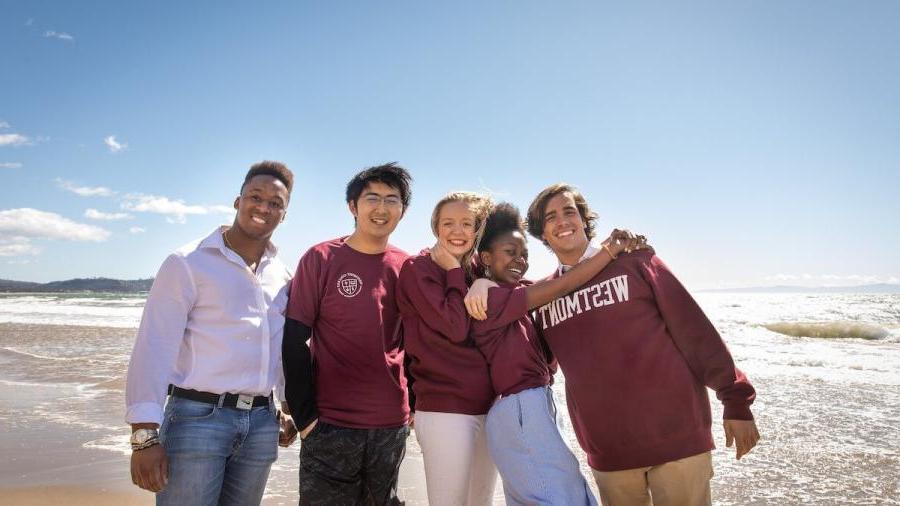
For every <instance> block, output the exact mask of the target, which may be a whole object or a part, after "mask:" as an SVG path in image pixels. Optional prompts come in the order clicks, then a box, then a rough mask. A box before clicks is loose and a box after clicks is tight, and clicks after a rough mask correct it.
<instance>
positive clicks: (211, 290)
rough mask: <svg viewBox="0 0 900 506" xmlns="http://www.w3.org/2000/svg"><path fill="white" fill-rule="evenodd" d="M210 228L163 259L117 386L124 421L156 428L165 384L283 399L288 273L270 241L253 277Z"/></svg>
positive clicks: (164, 393)
mask: <svg viewBox="0 0 900 506" xmlns="http://www.w3.org/2000/svg"><path fill="white" fill-rule="evenodd" d="M224 230H225V227H222V228H219V229H216V230H215V231H214V232H213V233H212V234H210V235H209V236H208V237H206V238H205V239H203V240H200V241H195V242H193V243H191V244H188V245H186V246H184V247H182V248H180V249H179V250H177V251H176V252H175V253H173V254H171V255H169V257H168V258H166V260H165V262H163V264H162V267H160V269H159V273H158V274H157V275H156V279H155V280H154V281H153V287H152V288H151V289H150V295H149V296H148V297H147V303H146V304H145V306H144V314H143V316H142V317H141V326H140V328H139V329H138V334H137V339H136V341H135V343H134V350H133V352H132V354H131V363H130V364H129V366H128V382H127V385H126V387H125V403H126V406H127V411H126V415H125V419H126V421H127V422H128V423H159V424H161V423H162V419H163V405H164V404H165V401H166V395H167V389H168V386H169V384H170V383H171V384H173V385H176V386H179V387H181V388H189V389H194V390H199V391H202V392H212V393H216V394H222V393H226V392H231V393H239V394H250V395H269V393H270V392H271V391H272V389H273V387H277V392H276V395H278V397H279V398H282V399H283V398H284V396H283V388H284V374H283V371H282V366H281V339H282V335H283V331H284V311H285V308H286V307H287V291H288V286H289V283H290V279H291V273H290V271H288V269H287V268H286V267H285V265H284V264H283V263H281V261H280V260H279V259H278V258H277V257H276V256H275V255H276V252H277V249H276V248H275V246H274V245H273V244H271V243H269V246H268V247H267V248H266V251H265V253H264V254H263V256H262V259H261V260H260V262H259V266H258V267H257V269H256V272H255V273H254V272H253V271H252V270H250V268H249V267H248V266H247V264H246V263H245V262H244V260H243V259H242V258H241V257H240V256H239V255H238V254H237V253H235V252H234V251H232V250H231V249H229V248H227V247H225V243H224V241H223V239H222V232H223V231H224Z"/></svg>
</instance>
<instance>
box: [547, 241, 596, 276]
mask: <svg viewBox="0 0 900 506" xmlns="http://www.w3.org/2000/svg"><path fill="white" fill-rule="evenodd" d="M598 251H600V248H595V247H593V246H591V245H590V244H588V247H587V248H585V250H584V254H583V255H581V258H579V259H578V263H579V264H580V263H581V262H583V261H585V260H587V259H588V258H591V257H592V256H594V255H596V254H597V252H598ZM576 265H577V264H576ZM572 267H574V265H566V264H562V263H561V264H559V268H557V270H556V274H557V275H558V276H562V275H563V274H564V273H565V272H566V271H568V270H569V269H571V268H572Z"/></svg>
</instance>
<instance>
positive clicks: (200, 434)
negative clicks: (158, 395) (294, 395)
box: [156, 397, 278, 505]
mask: <svg viewBox="0 0 900 506" xmlns="http://www.w3.org/2000/svg"><path fill="white" fill-rule="evenodd" d="M159 437H160V441H161V443H162V445H163V447H164V448H165V449H166V454H167V455H168V457H169V483H168V484H167V485H166V488H165V489H164V490H163V491H162V492H160V493H158V494H156V504H158V505H215V504H242V505H243V504H259V503H260V501H261V500H262V495H263V491H264V490H265V489H266V480H267V479H268V477H269V469H270V468H271V467H272V463H273V462H275V459H276V458H277V457H278V421H277V419H276V414H275V409H274V406H272V403H271V402H270V403H269V406H261V407H257V408H253V409H250V410H246V411H244V410H240V409H237V408H220V407H217V406H215V405H213V404H207V403H204V402H197V401H191V400H188V399H182V398H179V397H169V402H168V403H167V404H166V410H165V419H164V420H163V424H162V427H161V428H160V432H159Z"/></svg>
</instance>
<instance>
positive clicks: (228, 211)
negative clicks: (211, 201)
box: [207, 206, 234, 214]
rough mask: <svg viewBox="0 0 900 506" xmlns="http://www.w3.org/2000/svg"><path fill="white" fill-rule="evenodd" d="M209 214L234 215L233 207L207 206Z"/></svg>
mask: <svg viewBox="0 0 900 506" xmlns="http://www.w3.org/2000/svg"><path fill="white" fill-rule="evenodd" d="M207 209H209V212H211V213H220V214H234V206H207Z"/></svg>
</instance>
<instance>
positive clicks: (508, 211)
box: [478, 202, 525, 253]
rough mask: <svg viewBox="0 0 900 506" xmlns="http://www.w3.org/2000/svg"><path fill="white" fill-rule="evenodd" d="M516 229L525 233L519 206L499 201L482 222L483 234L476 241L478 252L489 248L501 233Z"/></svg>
mask: <svg viewBox="0 0 900 506" xmlns="http://www.w3.org/2000/svg"><path fill="white" fill-rule="evenodd" d="M516 230H518V231H519V232H522V235H525V224H524V223H523V222H522V214H521V213H520V212H519V208H517V207H516V206H514V205H512V204H510V203H509V202H500V203H498V204H497V205H495V206H494V208H493V209H491V213H490V214H488V217H487V220H486V221H485V224H484V234H483V235H482V236H481V241H479V242H478V252H479V253H481V252H482V251H487V250H489V249H491V246H493V244H494V241H496V240H497V238H498V237H500V236H501V235H503V234H506V233H508V232H514V231H516Z"/></svg>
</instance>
